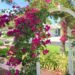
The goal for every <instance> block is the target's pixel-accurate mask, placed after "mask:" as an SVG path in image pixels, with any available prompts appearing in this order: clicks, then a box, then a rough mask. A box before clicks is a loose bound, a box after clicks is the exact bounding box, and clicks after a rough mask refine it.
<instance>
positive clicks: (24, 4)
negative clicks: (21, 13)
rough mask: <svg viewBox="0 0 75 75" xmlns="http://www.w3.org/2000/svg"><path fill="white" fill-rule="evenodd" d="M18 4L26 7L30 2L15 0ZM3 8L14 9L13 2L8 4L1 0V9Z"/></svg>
mask: <svg viewBox="0 0 75 75" xmlns="http://www.w3.org/2000/svg"><path fill="white" fill-rule="evenodd" d="M13 1H14V2H15V3H16V5H19V6H20V7H24V6H27V5H28V2H25V1H24V0H13ZM1 9H12V4H11V5H9V4H6V3H5V2H0V10H1Z"/></svg>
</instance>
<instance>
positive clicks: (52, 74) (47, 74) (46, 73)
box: [41, 69, 64, 75]
mask: <svg viewBox="0 0 75 75" xmlns="http://www.w3.org/2000/svg"><path fill="white" fill-rule="evenodd" d="M41 75H64V74H63V73H62V72H60V71H50V70H47V69H42V70H41Z"/></svg>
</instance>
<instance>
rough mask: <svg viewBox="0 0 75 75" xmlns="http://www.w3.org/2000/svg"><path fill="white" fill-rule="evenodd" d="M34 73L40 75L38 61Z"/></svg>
mask: <svg viewBox="0 0 75 75" xmlns="http://www.w3.org/2000/svg"><path fill="white" fill-rule="evenodd" d="M36 72H37V74H36V75H40V62H36Z"/></svg>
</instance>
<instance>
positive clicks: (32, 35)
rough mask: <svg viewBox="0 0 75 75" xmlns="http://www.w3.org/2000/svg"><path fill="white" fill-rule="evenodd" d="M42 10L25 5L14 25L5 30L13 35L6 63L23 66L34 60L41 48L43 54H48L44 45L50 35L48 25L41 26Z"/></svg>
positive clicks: (47, 42) (9, 34) (16, 74)
mask: <svg viewBox="0 0 75 75" xmlns="http://www.w3.org/2000/svg"><path fill="white" fill-rule="evenodd" d="M42 12H45V11H44V10H39V9H36V8H29V7H27V8H26V11H25V14H24V15H23V16H21V17H17V18H15V20H14V22H15V27H14V28H13V29H10V30H9V31H8V32H7V35H8V36H14V42H13V44H14V46H12V47H10V49H9V51H8V55H9V56H10V58H9V60H8V62H7V64H8V65H10V66H15V67H16V66H17V65H19V64H22V66H24V65H26V64H29V63H32V62H35V61H37V60H38V55H39V54H40V53H39V51H42V50H43V51H42V53H43V54H44V55H46V54H48V52H49V51H48V50H47V49H46V45H47V44H50V43H51V42H50V40H46V39H47V38H49V37H50V33H49V30H50V26H49V25H46V26H43V22H44V21H43V20H44V19H45V17H44V14H41V13H42ZM40 14H41V15H40ZM30 39H31V40H30ZM41 47H42V48H41ZM24 56H25V58H24V59H23V57H24ZM35 59H36V60H35ZM28 71H29V70H28ZM18 74H19V72H16V73H15V72H14V75H18ZM28 75H29V74H28Z"/></svg>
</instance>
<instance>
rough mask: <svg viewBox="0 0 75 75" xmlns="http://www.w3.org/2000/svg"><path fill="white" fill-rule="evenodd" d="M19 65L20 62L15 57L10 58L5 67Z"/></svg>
mask: <svg viewBox="0 0 75 75" xmlns="http://www.w3.org/2000/svg"><path fill="white" fill-rule="evenodd" d="M20 63H21V60H19V59H17V58H16V57H11V58H10V59H9V61H8V62H7V65H9V66H17V65H19V64H20Z"/></svg>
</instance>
